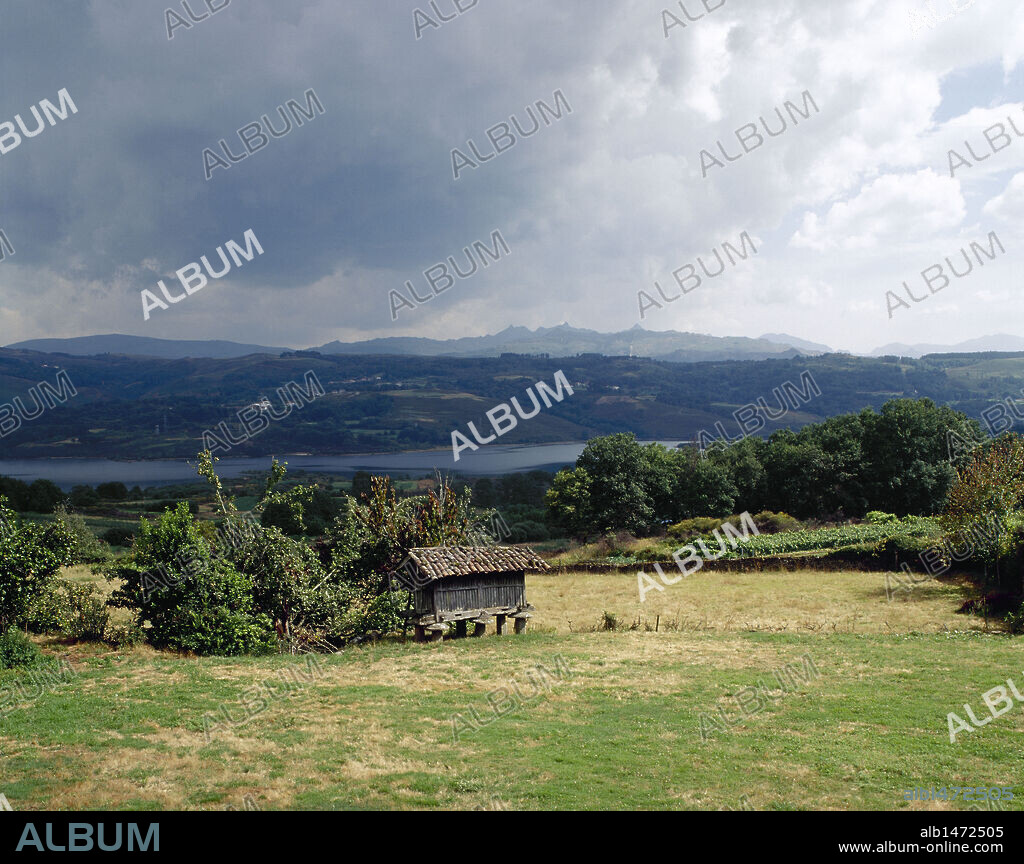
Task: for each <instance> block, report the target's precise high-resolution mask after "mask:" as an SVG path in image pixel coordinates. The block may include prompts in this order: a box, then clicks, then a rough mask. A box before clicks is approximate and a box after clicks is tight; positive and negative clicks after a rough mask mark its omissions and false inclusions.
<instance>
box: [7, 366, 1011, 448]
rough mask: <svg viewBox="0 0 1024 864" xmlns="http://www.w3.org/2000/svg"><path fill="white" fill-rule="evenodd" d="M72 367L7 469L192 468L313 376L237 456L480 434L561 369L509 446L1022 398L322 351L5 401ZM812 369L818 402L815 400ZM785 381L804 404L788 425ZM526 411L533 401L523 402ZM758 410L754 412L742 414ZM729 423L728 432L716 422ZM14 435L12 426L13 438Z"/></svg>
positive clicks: (773, 377) (869, 378)
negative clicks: (758, 416) (251, 409)
mask: <svg viewBox="0 0 1024 864" xmlns="http://www.w3.org/2000/svg"><path fill="white" fill-rule="evenodd" d="M61 370H63V371H64V372H65V373H66V374H67V377H68V378H69V379H70V381H71V382H73V384H74V387H75V390H76V392H77V395H75V396H73V397H71V398H70V399H68V400H67V401H66V402H65V403H64V404H60V405H57V406H56V407H54V408H52V409H50V410H45V411H43V412H42V413H40V415H39V416H38V417H35V419H31V420H29V419H24V420H23V421H22V422H21V423H20V427H19V428H17V429H12V430H11V431H9V432H6V433H5V434H4V437H2V438H0V458H14V457H37V456H114V457H118V458H157V457H172V456H173V457H187V456H192V455H194V454H195V453H196V451H197V449H199V448H198V445H199V444H200V443H201V436H202V433H203V431H204V430H206V429H215V428H216V427H217V426H218V424H220V423H221V422H224V423H227V424H228V426H229V427H232V428H240V426H239V422H238V419H237V416H236V412H238V411H239V410H241V409H242V408H244V407H245V406H247V405H249V404H251V403H253V402H256V401H257V400H259V399H261V398H266V399H267V400H269V401H270V402H271V403H272V404H273V405H275V406H277V407H278V408H280V407H281V404H282V397H281V396H280V395H279V393H278V392H277V391H278V388H284V387H285V385H287V384H288V383H289V382H298V383H300V384H301V383H302V382H303V381H304V376H305V375H306V374H307V373H308V372H310V371H312V372H313V373H314V374H315V375H316V377H317V380H318V381H320V382H321V383H322V385H323V388H324V390H325V391H326V393H325V395H324V396H322V397H319V398H316V399H315V401H314V402H313V403H312V404H309V405H306V406H305V407H304V408H302V409H301V410H294V411H292V412H291V413H290V414H289V416H287V417H286V418H285V419H283V420H281V421H279V422H275V423H271V424H270V426H269V428H267V429H266V430H265V431H263V432H261V433H260V434H259V435H258V436H256V437H255V438H253V439H252V440H250V441H248V442H246V443H245V444H240V445H238V446H237V447H236V448H235V449H234V451H233V455H258V454H265V453H268V452H279V453H280V452H291V453H294V452H307V453H316V454H328V453H344V452H364V451H365V452H369V451H387V450H402V449H417V448H428V447H448V446H451V433H452V431H453V430H455V429H459V428H462V429H465V427H466V424H467V423H468V422H469V421H473V422H475V423H476V425H477V428H481V429H482V428H484V427H485V425H486V423H487V421H486V419H485V417H484V414H485V412H486V411H487V410H489V409H491V408H492V407H494V406H495V405H497V404H498V403H501V402H507V401H508V400H509V399H510V398H511V397H513V396H517V397H519V398H520V400H523V399H524V394H525V392H526V389H527V388H528V387H530V386H533V385H535V384H536V383H537V382H538V381H542V380H543V381H546V382H549V383H550V382H552V381H553V378H554V374H555V372H556V371H558V370H562V371H564V373H565V375H566V377H567V378H568V380H569V381H570V382H571V384H572V386H573V390H574V395H573V396H572V397H570V398H566V399H565V400H564V401H562V402H561V403H556V404H554V405H553V406H552V407H551V408H550V409H545V410H543V411H541V412H540V413H539V414H538V415H537V416H536V417H534V418H533V419H531V420H529V421H528V422H527V421H524V422H520V423H519V424H518V426H517V428H515V429H514V430H512V431H511V432H509V433H508V434H507V435H506V436H505V437H503V438H502V439H501V440H502V444H516V443H520V444H522V443H543V442H553V441H583V440H586V439H588V438H592V437H594V436H597V435H605V434H609V433H613V432H633V433H635V434H636V435H637V436H638V437H640V438H642V439H653V438H660V439H690V438H695V437H697V436H698V434H699V433H701V432H702V431H703V432H705V433H706V434H709V435H711V436H717V435H719V434H721V432H723V431H724V433H725V434H726V435H727V436H728V437H730V438H735V437H738V436H739V435H740V434H742V431H743V430H742V429H741V427H740V425H739V424H738V422H737V420H736V419H734V417H733V414H734V412H736V411H738V410H739V409H741V408H743V407H744V406H756V405H757V404H758V400H762V402H763V403H764V405H766V406H767V407H768V409H770V410H768V411H766V412H763V413H764V416H765V417H766V418H767V417H775V418H776V419H775V420H768V419H766V421H765V425H764V428H763V429H759V430H758V434H766V433H768V432H770V431H772V430H773V429H777V428H783V427H789V428H798V427H802V426H804V425H806V424H808V423H811V422H817V421H820V420H822V419H824V418H826V417H830V416H834V415H836V414H842V413H847V412H852V411H859V410H861V409H862V408H865V407H874V408H878V407H880V406H881V405H882V404H883V403H884V402H885V401H886V400H888V399H891V398H894V397H913V398H918V397H928V398H931V399H933V400H934V401H935V402H937V403H939V404H948V405H951V406H953V407H955V408H957V409H959V410H961V411H963V412H964V413H966V414H968V415H969V416H972V417H975V418H978V417H980V416H981V412H982V411H983V410H985V408H987V407H989V406H991V405H994V404H995V403H999V402H1005V401H1006V400H1007V399H1012V398H1013V397H1014V396H1015V395H1016V396H1019V395H1020V394H1021V392H1022V390H1024V355H1022V354H979V355H946V356H940V355H932V356H929V357H926V358H923V359H920V360H911V359H906V358H904V359H902V360H897V358H894V357H889V358H857V357H851V356H847V355H829V356H826V357H813V358H811V357H798V358H793V359H782V360H760V361H729V362H715V363H696V364H677V363H671V362H663V361H653V360H641V359H636V358H632V359H631V358H626V357H599V356H593V355H587V356H580V357H575V358H563V359H544V358H531V357H519V356H515V357H508V356H506V357H502V358H477V359H468V358H430V357H393V356H392V357H384V356H376V357H362V356H359V357H356V356H324V355H320V354H317V353H314V352H296V353H291V354H285V355H283V356H281V357H272V356H267V355H252V356H249V357H243V358H236V359H226V360H224V359H221V360H212V359H190V360H160V359H152V358H146V359H143V358H131V357H123V356H110V355H105V356H97V357H71V356H68V355H53V354H40V353H36V352H28V351H13V350H8V349H2V350H0V403H7V405H8V409H7V411H6V412H5V411H0V414H3V415H4V416H5V417H6V416H8V415H9V414H17V413H19V412H17V411H12V409H11V407H10V403H11V402H12V400H14V399H15V398H18V399H20V400H21V406H22V407H23V408H24V409H26V410H25V411H22V412H20V413H22V414H26V415H27V416H31V415H33V414H35V413H37V412H36V411H35V410H34V409H35V404H34V402H33V397H32V395H30V392H31V390H32V388H34V387H36V388H37V387H38V385H39V384H40V382H44V381H48V382H50V384H51V385H55V382H56V376H57V374H58V372H59V371H61ZM808 372H809V373H810V376H812V377H813V381H814V382H815V384H816V389H817V391H820V395H818V394H817V392H810V391H807V389H806V378H805V379H804V383H802V382H801V376H802V375H804V373H808ZM787 382H789V383H791V384H793V385H796V386H798V387H803V388H804V389H805V392H808V395H809V398H808V399H807V400H806V401H803V400H801V401H800V404H798V405H797V408H798V410H794V408H793V404H792V402H793V400H789V402H790V403H791V404H789V406H788V410H787V411H786V412H785V413H784V414H783V415H782V416H779V415H780V413H781V408H780V402H781V404H782V407H787V400H784V399H780V397H781V396H782V393H783V391H782V389H780V388H783V385H784V384H786V383H787ZM526 404H527V405H528V404H529V401H528V400H526ZM747 413H748V414H749V411H748V412H747ZM716 423H721V427H719V430H716V428H715V424H716ZM11 425H13V421H9V422H8V423H7V425H6V426H4V428H5V429H6V428H8V427H9V426H11Z"/></svg>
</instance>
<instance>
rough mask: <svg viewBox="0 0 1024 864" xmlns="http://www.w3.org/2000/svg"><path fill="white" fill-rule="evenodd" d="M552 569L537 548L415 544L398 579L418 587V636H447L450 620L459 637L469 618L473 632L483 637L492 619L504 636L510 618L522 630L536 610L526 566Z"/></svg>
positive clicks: (413, 614) (412, 614)
mask: <svg viewBox="0 0 1024 864" xmlns="http://www.w3.org/2000/svg"><path fill="white" fill-rule="evenodd" d="M550 569H551V568H550V567H548V565H547V563H546V562H545V561H544V559H543V558H541V557H540V556H539V555H538V554H537V553H536V552H534V551H533V550H531V549H521V548H519V547H517V546H436V547H432V548H429V549H410V550H409V557H408V558H407V559H406V562H405V565H404V566H403V567H402V575H401V576H400V577H399V578H400V581H401V582H402V583H403V584H404V585H405V586H406V587H407V588H409V589H410V590H411V591H412V592H413V603H412V606H413V608H412V610H411V611H410V613H409V616H410V620H411V622H412V624H413V626H414V627H415V628H416V641H417V642H422V641H425V640H426V639H428V638H429V639H430V641H437V640H440V639H442V638H444V633H445V631H446V630H447V629H448V624H449V623H451V622H454V623H455V635H456V637H463V636H465V635H466V625H467V623H468V622H470V621H472V622H473V625H474V626H473V635H474V636H483V635H484V632H485V631H486V630H487V625H488V624H490V623H491V621H492V620H493V621H495V628H496V632H497V634H498V635H499V636H501V635H502V634H503V633H504V632H505V622H506V621H507V619H509V618H511V619H512V620H513V621H514V622H515V632H516V633H522V632H523V631H524V630H525V629H526V622H527V621H528V620H529V619H530V617H531V616H530V613H531V612H533V611H535V610H534V607H533V606H531V605H530V604H529V603H527V602H526V571H527V570H550Z"/></svg>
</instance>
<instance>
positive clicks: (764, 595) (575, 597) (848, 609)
mask: <svg viewBox="0 0 1024 864" xmlns="http://www.w3.org/2000/svg"><path fill="white" fill-rule="evenodd" d="M648 575H650V576H653V577H654V578H655V579H657V575H656V574H654V573H649V574H648ZM666 575H667V576H671V575H672V574H670V573H669V571H667V570H666ZM674 575H679V574H678V573H674ZM659 584H660V582H659ZM894 587H898V583H897V584H896V585H895V586H894ZM972 590H973V589H972V587H971V586H970V585H969V584H968V583H967V582H966V581H961V580H955V581H942V582H939V581H931V582H924V583H920V584H918V585H916V586H915V587H914V588H913V590H912V591H909V592H901V593H898V594H895V595H894V598H893V600H892V601H891V602H890V601H889V600H888V598H887V595H886V581H885V574H884V573H871V572H860V571H841V572H827V571H809V570H804V571H794V572H785V571H783V572H765V573H731V572H730V573H727V572H715V571H712V570H706V571H700V572H698V573H697V574H695V575H693V576H690V577H687V578H684V579H683V580H682V581H680V582H678V583H676V584H675V585H669V586H667V587H665V590H664V591H657V590H651V591H649V592H648V593H647V596H646V601H645V602H643V603H641V602H640V594H639V590H638V588H637V574H636V572H635V571H631V572H626V573H588V572H585V571H571V572H568V573H554V574H553V573H540V574H530V575H528V576H527V597H528V598H529V600H530V602H531V603H533V605H534V606H536V607H537V614H536V616H535V618H534V621H533V622H532V623H533V624H534V625H535V626H537V627H540V628H542V629H545V630H550V631H553V632H556V633H568V632H570V631H571V630H573V631H575V630H587V629H592V628H594V627H595V626H600V625H601V620H602V616H601V612H602V611H604V612H608V613H610V614H613V615H615V616H616V618H617V620H618V625H619V627H629V626H630V625H631V624H634V622H639V626H640V628H641V629H644V628H646V627H650V628H651V629H653V628H654V627H655V626H657V627H658V629H659V630H662V629H669V630H682V631H687V632H689V631H695V632H696V631H704V630H706V631H717V632H720V631H732V630H735V631H765V632H774V633H780V632H790V633H819V632H820V633H862V634H872V633H889V634H894V633H935V632H943V631H949V630H983V629H984V622H983V620H982V619H979V618H977V617H975V616H969V615H958V614H956V611H955V610H956V609H957V608H958V607H959V606H960V604H961V603H962V602H963V600H964V599H966V598H967V597H969V596H973V595H972ZM659 617H660V621H659ZM990 627H992V628H993V629H996V630H998V629H1000V628H1001V627H1002V625H1001V624H1000V623H998V622H995V621H993V622H990Z"/></svg>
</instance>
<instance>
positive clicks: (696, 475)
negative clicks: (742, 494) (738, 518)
mask: <svg viewBox="0 0 1024 864" xmlns="http://www.w3.org/2000/svg"><path fill="white" fill-rule="evenodd" d="M685 455H686V463H685V464H684V465H682V466H681V470H680V471H679V472H678V474H677V476H676V480H675V486H674V488H673V494H672V499H673V503H674V506H673V508H672V509H671V510H670V511H662V512H669V513H670V514H671V515H670V518H671V519H672V521H674V522H677V521H679V520H681V519H692V518H694V517H696V516H718V517H725V516H729V515H731V514H732V513H733V512H734V508H735V506H736V496H737V491H736V487H735V485H733V482H732V478H731V477H730V476H729V470H728V468H727V467H726V466H725V465H722V464H719V463H716V462H712V461H710V460H709V459H703V458H701V457H700V455H699V454H698V453H696V452H693V451H690V452H689V453H687V454H685Z"/></svg>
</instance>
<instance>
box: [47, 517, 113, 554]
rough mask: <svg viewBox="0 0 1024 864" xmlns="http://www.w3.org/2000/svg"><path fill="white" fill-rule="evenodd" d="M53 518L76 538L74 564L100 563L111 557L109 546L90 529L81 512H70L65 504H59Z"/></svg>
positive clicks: (73, 552) (73, 551)
mask: <svg viewBox="0 0 1024 864" xmlns="http://www.w3.org/2000/svg"><path fill="white" fill-rule="evenodd" d="M53 518H54V521H55V522H59V523H61V525H63V526H64V530H65V531H66V532H67V533H68V534H69V535H70V536H71V537H72V538H73V540H74V548H73V550H72V553H71V557H72V560H71V563H72V564H98V563H101V562H103V561H106V560H107V559H108V558H109V557H110V550H109V548H108V547H107V546H106V545H104V544H103V543H102V542H101V541H100V540H99V539H97V537H96V535H95V534H93V533H92V531H90V530H89V526H88V525H86V524H85V517H83V516H82V514H81V513H73V512H70V511H69V510H68V509H67V507H66V506H65V505H64V504H58V505H57V507H56V509H55V510H54V511H53Z"/></svg>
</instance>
